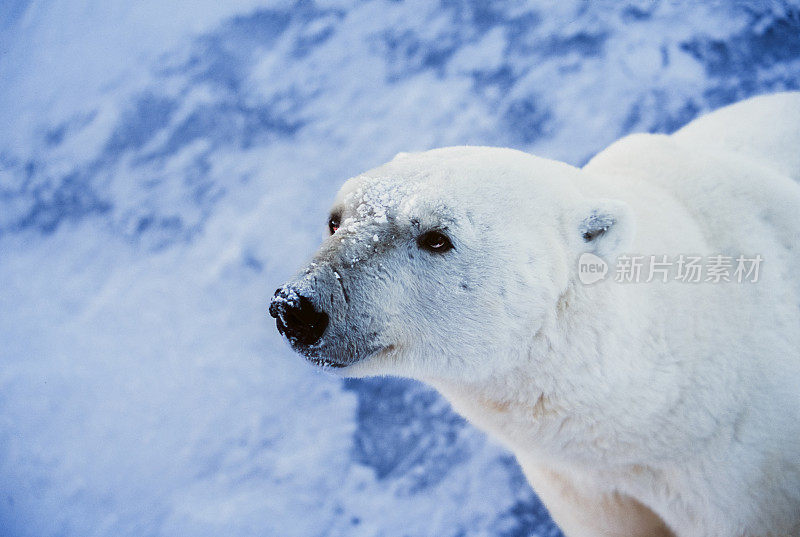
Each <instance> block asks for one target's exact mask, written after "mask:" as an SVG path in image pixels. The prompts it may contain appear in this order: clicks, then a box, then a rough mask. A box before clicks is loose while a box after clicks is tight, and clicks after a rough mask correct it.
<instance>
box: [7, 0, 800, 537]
mask: <svg viewBox="0 0 800 537" xmlns="http://www.w3.org/2000/svg"><path fill="white" fill-rule="evenodd" d="M798 86H800V5H799V4H798V2H778V1H771V2H744V1H738V2H709V3H705V4H703V3H700V2H695V1H692V2H684V3H681V2H672V1H670V2H667V1H662V2H658V1H655V0H645V1H638V0H637V1H629V2H578V1H571V2H570V1H563V2H557V3H556V2H537V3H531V4H526V3H522V2H506V1H502V2H478V1H458V0H442V1H441V2H428V1H417V2H390V1H383V0H373V1H367V2H352V1H351V2H346V1H338V0H325V1H319V2H310V1H300V2H290V1H274V2H269V3H267V4H264V5H259V3H258V2H255V1H252V0H235V1H230V2H216V1H212V0H202V1H195V2H180V1H176V2H161V1H156V0H142V1H140V2H133V3H131V2H117V1H108V0H105V1H99V0H73V1H71V2H65V1H61V2H59V1H52V2H30V1H25V0H10V1H6V2H3V3H0V125H2V126H3V128H1V129H0V282H2V287H0V364H2V365H1V367H0V482H2V483H3V485H4V486H3V490H2V492H0V534H2V535H4V536H5V535H8V536H27V535H30V536H34V535H35V536H39V537H42V536H55V535H59V536H82V537H83V536H91V535H115V536H117V535H131V536H137V537H142V536H150V535H154V536H155V535H187V536H202V535H221V534H224V535H230V536H239V535H265V536H272V535H280V536H304V537H305V536H345V535H347V536H355V537H358V536H365V537H366V536H380V535H386V536H405V535H407V536H409V537H411V536H420V537H421V536H429V535H436V536H439V537H456V536H463V537H472V536H515V537H517V536H518V537H522V536H529V535H541V536H544V535H557V530H555V529H554V528H553V527H552V525H551V523H550V522H549V521H548V519H547V516H546V513H545V511H544V510H543V509H542V507H541V506H540V505H539V504H538V502H537V500H536V499H535V496H533V494H532V493H531V492H530V490H529V488H528V487H527V485H526V484H525V482H524V479H523V478H522V477H521V475H520V473H519V470H518V469H517V467H516V464H515V463H514V462H513V459H512V458H510V456H509V455H508V454H507V453H506V452H504V451H503V449H501V448H500V447H499V446H498V445H497V444H495V443H494V442H492V441H491V440H487V439H486V438H485V437H484V436H483V435H482V434H480V433H478V432H476V431H475V430H474V429H472V428H471V427H470V426H469V425H467V424H466V423H465V422H464V421H463V420H462V419H461V418H459V417H458V416H456V415H455V414H454V413H453V412H452V410H450V408H449V407H448V406H447V404H446V403H445V402H443V401H442V399H441V398H439V397H438V396H437V395H436V394H435V393H433V392H432V391H431V390H429V389H426V388H425V387H422V386H420V385H419V384H416V383H412V382H410V381H399V380H389V379H381V380H361V381H346V382H343V381H340V380H337V379H334V378H331V377H329V376H327V375H324V374H321V373H318V372H315V371H313V370H312V369H311V368H310V367H307V366H306V365H305V364H303V363H302V362H301V360H300V359H299V358H298V357H296V356H294V355H292V353H291V352H290V351H289V350H288V349H287V348H286V347H285V345H284V344H283V342H282V341H280V339H279V337H278V335H277V333H276V331H275V330H274V326H273V324H272V323H271V322H270V321H269V320H268V319H267V317H266V313H265V310H266V305H267V301H268V297H269V296H270V295H271V292H272V291H273V290H274V289H275V288H276V287H277V286H278V285H279V284H280V283H281V282H282V281H283V280H284V279H285V278H287V277H288V276H289V275H290V274H291V273H292V272H293V271H294V270H296V269H297V268H299V267H300V266H301V263H302V262H303V261H305V260H306V259H307V257H308V256H309V255H310V253H311V252H312V251H313V249H314V247H315V246H316V244H317V243H318V240H319V238H320V236H321V233H322V230H323V228H324V222H325V214H326V208H327V204H328V203H329V201H330V200H331V198H332V196H333V194H334V192H335V191H336V189H337V187H338V185H339V184H340V183H341V182H342V181H343V180H344V179H346V178H347V177H348V176H349V175H352V174H354V173H357V172H359V171H362V170H363V169H366V168H368V167H371V166H373V165H376V164H379V163H381V162H382V161H385V160H387V159H388V158H391V156H392V155H393V154H394V153H396V152H398V151H406V150H420V149H426V148H430V147H434V146H441V145H452V144H463V143H469V144H486V145H506V146H512V147H517V148H520V149H524V150H529V151H532V152H535V153H538V154H541V155H545V156H549V157H553V158H559V159H563V160H566V161H568V162H571V163H575V164H580V163H582V162H584V161H585V160H586V159H587V158H588V157H589V156H591V154H592V153H593V152H595V151H597V150H598V149H600V148H602V147H603V146H604V145H606V144H608V143H609V142H611V141H612V140H614V139H616V138H617V137H619V136H621V135H623V134H625V133H628V132H633V131H654V132H670V131H672V130H674V129H676V128H677V127H679V126H680V125H682V124H683V123H685V122H687V121H689V120H690V119H692V118H693V117H695V116H696V115H698V114H700V113H702V112H704V111H706V110H709V109H713V108H715V107H718V106H722V105H724V104H726V103H729V102H732V101H736V100H739V99H742V98H745V97H747V96H750V95H754V94H758V93H765V92H771V91H779V90H784V89H797V88H798Z"/></svg>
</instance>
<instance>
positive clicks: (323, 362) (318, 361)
mask: <svg viewBox="0 0 800 537" xmlns="http://www.w3.org/2000/svg"><path fill="white" fill-rule="evenodd" d="M306 358H307V359H308V361H309V362H311V363H312V364H314V365H315V366H317V367H322V368H326V367H332V368H335V369H341V368H343V367H347V366H348V365H350V364H343V363H340V362H336V361H334V360H330V359H328V358H320V357H317V356H306Z"/></svg>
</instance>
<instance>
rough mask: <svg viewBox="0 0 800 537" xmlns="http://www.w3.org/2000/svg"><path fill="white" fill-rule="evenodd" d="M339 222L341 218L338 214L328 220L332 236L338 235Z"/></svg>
mask: <svg viewBox="0 0 800 537" xmlns="http://www.w3.org/2000/svg"><path fill="white" fill-rule="evenodd" d="M339 220H340V217H339V215H338V214H332V215H331V217H330V218H328V231H330V232H331V235H333V234H334V233H336V230H337V229H339Z"/></svg>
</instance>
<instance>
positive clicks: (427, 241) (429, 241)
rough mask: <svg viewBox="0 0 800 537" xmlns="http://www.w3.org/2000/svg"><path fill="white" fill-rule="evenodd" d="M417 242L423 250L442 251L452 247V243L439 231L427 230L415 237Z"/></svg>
mask: <svg viewBox="0 0 800 537" xmlns="http://www.w3.org/2000/svg"><path fill="white" fill-rule="evenodd" d="M417 244H418V245H419V247H420V248H422V249H423V250H428V251H429V252H436V253H442V252H446V251H448V250H451V249H452V248H453V243H452V242H450V239H448V238H447V235H445V234H444V233H442V232H441V231H428V232H426V233H423V234H422V235H420V236H419V238H418V239H417Z"/></svg>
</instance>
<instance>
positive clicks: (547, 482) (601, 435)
mask: <svg viewBox="0 0 800 537" xmlns="http://www.w3.org/2000/svg"><path fill="white" fill-rule="evenodd" d="M798 180H800V94H798V93H792V94H780V95H775V96H769V97H759V98H755V99H751V100H749V101H746V102H744V103H740V104H737V105H734V106H731V107H728V108H725V109H723V110H720V111H718V112H715V113H713V114H710V115H708V116H705V117H702V118H700V119H698V120H696V121H694V122H692V123H691V124H689V125H688V126H687V127H685V128H684V129H682V130H680V131H678V132H677V133H676V134H674V135H672V136H662V135H646V134H637V135H632V136H629V137H626V138H624V139H622V140H620V141H618V142H616V143H615V144H613V145H612V146H610V147H609V148H608V149H606V150H605V151H603V152H602V153H600V154H599V155H597V156H596V157H595V158H594V159H592V161H591V162H589V163H588V164H587V165H586V166H585V167H584V168H583V169H577V168H573V167H570V166H567V165H565V164H562V163H558V162H553V161H548V160H545V159H540V158H536V157H533V156H529V155H525V154H523V153H520V152H518V151H512V150H506V149H490V148H463V147H462V148H448V149H440V150H434V151H429V152H426V153H421V154H403V155H399V156H398V157H397V158H396V159H395V160H393V161H392V162H391V163H389V164H386V165H384V166H383V167H381V168H378V169H376V170H372V171H370V172H367V173H366V174H364V175H362V176H359V177H357V178H355V179H353V180H351V181H350V182H348V184H347V185H345V187H343V190H342V192H341V193H340V196H339V198H338V199H337V202H336V207H339V208H342V209H343V210H344V213H345V214H344V216H345V217H346V219H347V218H349V221H348V225H347V226H345V225H343V227H342V229H340V231H338V232H337V233H336V234H334V236H333V237H331V238H330V239H328V241H329V242H328V243H326V246H325V247H324V249H323V251H324V252H325V254H324V255H321V256H320V257H318V258H317V260H316V262H317V263H321V264H325V263H328V264H329V265H330V266H331V267H334V269H333V270H337V271H339V272H343V273H344V281H345V284H344V285H349V286H350V287H349V288H350V289H362V290H363V293H364V294H363V297H362V301H361V302H360V307H359V312H358V313H355V312H354V313H353V315H360V317H359V319H361V320H359V321H358V322H359V323H361V324H362V325H363V324H365V323H372V324H371V325H370V326H371V328H370V329H371V330H374V332H375V333H376V334H378V335H377V336H375V337H376V339H377V340H379V341H380V342H381V347H382V348H383V349H384V350H382V351H380V352H377V353H376V354H373V355H371V356H366V357H358V358H359V360H358V361H355V363H353V365H350V366H349V367H347V368H345V369H344V370H343V373H344V374H346V375H381V374H394V375H403V376H410V377H414V378H418V379H421V380H423V381H426V382H428V383H430V384H432V385H433V386H435V387H437V388H438V389H439V390H440V391H441V393H442V394H444V395H445V396H446V397H447V398H448V399H449V400H450V401H451V403H452V404H453V406H454V407H455V408H456V409H457V410H458V411H459V412H461V413H462V414H463V415H464V416H466V417H467V418H468V419H470V420H471V421H472V422H473V423H475V424H476V425H477V426H479V427H481V428H483V429H485V430H487V431H489V432H490V433H492V434H494V435H495V436H496V437H497V438H499V439H501V440H502V441H503V442H504V443H505V444H506V445H507V446H508V447H509V448H510V449H511V450H512V451H513V452H514V453H515V454H516V456H517V458H518V460H519V462H520V464H521V465H522V467H523V469H524V471H525V472H526V475H527V476H528V478H529V480H530V482H531V484H532V486H533V487H534V489H535V490H536V491H537V493H538V494H539V495H540V497H541V498H542V500H543V501H544V503H545V504H546V506H547V507H548V508H549V510H550V512H551V513H552V515H553V517H554V519H555V520H556V522H557V523H558V524H559V525H560V526H561V528H562V529H563V531H564V532H565V534H566V535H567V536H569V537H594V536H608V535H615V536H658V535H676V536H678V537H690V536H698V537H700V536H703V537H715V536H719V537H723V536H724V537H731V536H736V537H767V536H776V537H777V536H789V535H800V356H798V354H799V351H798V349H800V278H798V277H797V276H796V274H797V271H798V270H799V269H800V252H799V251H798V246H797V245H798V239H800V186H798V183H797V181H798ZM592 214H594V215H600V217H601V221H602V222H613V225H610V227H609V229H608V230H607V232H606V233H604V234H602V235H601V236H599V238H598V239H596V241H591V242H590V243H586V242H584V240H583V239H582V237H581V234H580V232H579V230H580V229H581V226H582V225H583V224H582V222H586V221H587V220H586V219H587V218H588V217H589V216H590V215H592ZM387 217H388V218H387ZM443 223H444V225H445V226H446V228H447V230H448V233H449V234H451V236H452V238H453V242H454V245H455V250H453V251H452V252H449V253H445V254H430V253H428V252H423V251H419V250H418V248H417V247H416V244H415V243H414V241H413V238H414V236H415V233H419V232H422V231H424V229H425V228H426V226H428V227H430V226H433V227H436V226H442V225H443ZM376 234H377V235H380V244H383V245H385V247H384V248H383V249H381V250H380V252H378V251H377V250H375V252H374V253H373V250H372V249H370V246H369V245H370V244H374V243H375V241H373V237H374V236H375V235H376ZM372 248H374V246H373V247H372ZM587 250H594V251H596V252H598V254H599V255H603V256H606V257H611V256H614V255H616V254H617V253H620V252H631V253H639V254H643V255H649V254H669V255H672V256H676V255H678V254H701V255H714V254H718V253H721V254H725V255H733V256H736V255H738V254H740V253H741V254H746V255H753V254H760V255H761V256H762V257H763V258H764V262H763V265H762V267H761V278H760V281H758V282H757V283H749V284H748V283H742V284H737V283H727V284H710V283H698V284H689V283H680V282H670V283H667V284H662V283H658V282H652V283H640V284H620V283H616V282H614V281H610V280H606V281H604V282H601V283H598V284H595V285H592V286H584V285H582V284H580V283H579V282H578V280H577V274H576V270H575V267H576V262H577V258H578V256H579V255H580V254H581V253H582V252H584V251H587ZM347 256H350V259H351V261H352V260H356V261H354V262H352V263H350V264H348V265H347V266H344V265H342V263H343V262H342V258H347ZM376 319H377V320H376Z"/></svg>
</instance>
